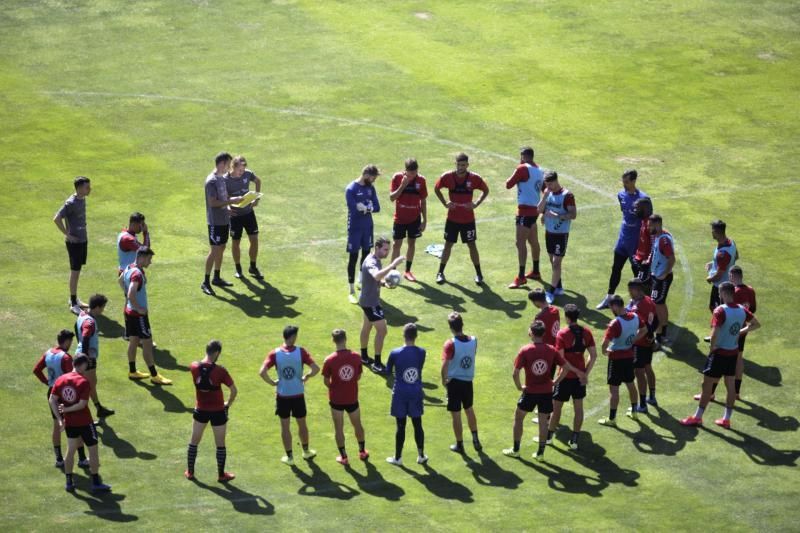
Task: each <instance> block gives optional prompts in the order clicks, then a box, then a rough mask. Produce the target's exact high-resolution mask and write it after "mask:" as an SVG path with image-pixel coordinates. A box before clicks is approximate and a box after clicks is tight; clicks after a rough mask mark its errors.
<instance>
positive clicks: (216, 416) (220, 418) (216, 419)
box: [192, 409, 228, 426]
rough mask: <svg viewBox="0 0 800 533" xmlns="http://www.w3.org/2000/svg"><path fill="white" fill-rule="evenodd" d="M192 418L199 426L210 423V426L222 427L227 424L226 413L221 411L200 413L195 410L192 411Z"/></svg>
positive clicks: (198, 410)
mask: <svg viewBox="0 0 800 533" xmlns="http://www.w3.org/2000/svg"><path fill="white" fill-rule="evenodd" d="M192 418H194V419H195V420H196V421H198V422H200V423H201V424H208V423H209V422H211V425H212V426H224V425H225V424H227V423H228V413H227V412H225V410H224V409H223V410H222V411H202V410H200V409H195V410H193V411H192Z"/></svg>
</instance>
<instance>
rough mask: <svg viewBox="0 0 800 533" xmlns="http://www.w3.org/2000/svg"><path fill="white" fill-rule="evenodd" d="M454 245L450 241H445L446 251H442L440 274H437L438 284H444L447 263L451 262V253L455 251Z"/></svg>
mask: <svg viewBox="0 0 800 533" xmlns="http://www.w3.org/2000/svg"><path fill="white" fill-rule="evenodd" d="M453 244H454V243H452V242H449V241H444V249H443V250H442V257H441V258H440V259H439V272H438V273H437V274H436V283H438V284H439V285H441V284H442V283H444V282H445V281H446V280H445V277H444V269H445V268H446V267H447V262H448V261H449V260H450V252H451V251H452V250H453Z"/></svg>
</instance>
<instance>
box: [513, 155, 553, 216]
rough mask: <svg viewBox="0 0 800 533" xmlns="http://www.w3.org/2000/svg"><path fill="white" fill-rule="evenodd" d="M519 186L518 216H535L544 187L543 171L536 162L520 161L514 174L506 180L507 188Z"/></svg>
mask: <svg viewBox="0 0 800 533" xmlns="http://www.w3.org/2000/svg"><path fill="white" fill-rule="evenodd" d="M515 186H516V187H517V216H521V217H535V216H536V215H537V214H538V212H539V211H538V209H537V206H538V205H539V198H540V194H541V192H542V189H543V188H544V181H543V178H542V171H541V169H540V168H539V165H537V164H536V163H533V164H530V165H529V164H527V163H520V164H519V165H517V168H516V169H514V174H512V175H511V177H510V178H508V180H507V181H506V188H507V189H510V188H512V187H515Z"/></svg>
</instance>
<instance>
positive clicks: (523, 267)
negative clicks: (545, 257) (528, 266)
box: [517, 265, 525, 278]
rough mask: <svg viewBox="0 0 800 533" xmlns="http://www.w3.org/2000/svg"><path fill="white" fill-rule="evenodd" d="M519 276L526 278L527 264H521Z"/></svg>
mask: <svg viewBox="0 0 800 533" xmlns="http://www.w3.org/2000/svg"><path fill="white" fill-rule="evenodd" d="M517 277H518V278H524V277H525V265H520V266H519V274H517Z"/></svg>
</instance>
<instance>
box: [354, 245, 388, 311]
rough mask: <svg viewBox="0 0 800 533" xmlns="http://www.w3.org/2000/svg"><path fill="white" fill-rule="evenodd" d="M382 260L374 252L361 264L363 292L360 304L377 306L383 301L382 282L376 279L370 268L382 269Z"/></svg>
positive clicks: (359, 300)
mask: <svg viewBox="0 0 800 533" xmlns="http://www.w3.org/2000/svg"><path fill="white" fill-rule="evenodd" d="M382 268H383V266H382V265H381V260H380V259H378V257H377V256H376V255H375V254H374V253H373V254H369V255H368V256H367V258H366V259H364V263H362V265H361V293H360V294H359V296H358V304H359V305H361V306H363V307H375V306H377V305H380V303H381V283H380V281H378V280H376V279H375V277H374V276H373V275H372V273H371V272H370V270H375V269H377V270H381V269H382Z"/></svg>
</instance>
